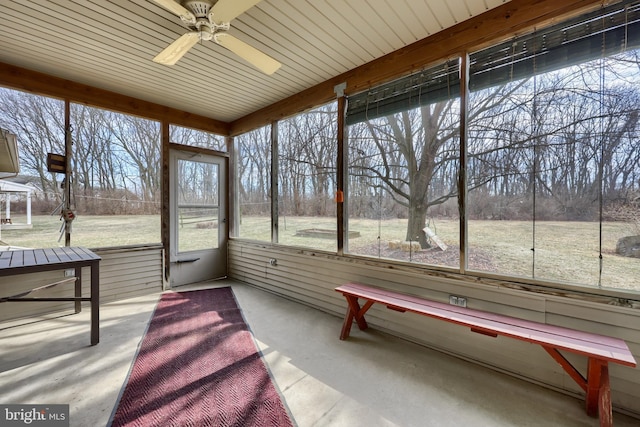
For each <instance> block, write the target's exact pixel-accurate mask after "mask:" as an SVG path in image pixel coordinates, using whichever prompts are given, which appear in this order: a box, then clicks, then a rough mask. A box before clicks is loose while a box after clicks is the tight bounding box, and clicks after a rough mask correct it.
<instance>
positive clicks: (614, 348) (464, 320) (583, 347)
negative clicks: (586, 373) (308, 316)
mask: <svg viewBox="0 0 640 427" xmlns="http://www.w3.org/2000/svg"><path fill="white" fill-rule="evenodd" d="M336 291H338V292H341V293H342V294H344V295H351V296H355V297H358V298H363V299H366V300H370V301H375V302H378V303H381V304H385V305H387V307H389V308H392V309H400V310H401V311H410V312H414V313H418V314H422V315H426V316H429V317H434V318H438V319H442V320H446V321H449V322H452V323H456V324H459V325H463V326H468V327H470V328H472V329H473V330H474V331H476V332H481V333H482V332H487V333H495V334H497V335H504V336H508V337H512V338H516V339H520V340H523V341H528V342H532V343H536V344H540V345H542V346H545V347H551V348H556V349H560V350H567V351H570V352H573V353H578V354H582V355H585V356H589V357H595V358H597V359H602V360H607V361H610V362H615V363H619V364H622V365H626V366H631V367H635V366H636V361H635V359H634V357H633V354H631V352H630V351H629V347H628V346H627V343H626V342H625V341H624V340H622V339H619V338H613V337H608V336H604V335H598V334H593V333H589V332H583V331H578V330H575V329H569V328H564V327H561V326H554V325H548V324H544V323H538V322H532V321H528V320H524V319H518V318H515V317H510V316H504V315H501V314H495V313H489V312H485V311H480V310H474V309H470V308H464V307H458V306H454V305H450V304H446V303H441V302H436V301H430V300H425V299H423V298H420V297H417V296H411V295H406V294H400V293H397V292H393V291H389V290H384V289H380V288H374V287H371V286H367V285H363V284H360V283H347V284H344V285H342V286H339V287H337V288H336Z"/></svg>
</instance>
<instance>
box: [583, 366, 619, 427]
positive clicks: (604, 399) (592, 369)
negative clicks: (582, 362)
mask: <svg viewBox="0 0 640 427" xmlns="http://www.w3.org/2000/svg"><path fill="white" fill-rule="evenodd" d="M586 406H587V414H588V415H589V416H592V417H596V416H598V413H599V414H600V426H601V427H611V426H613V414H612V409H611V386H610V384H609V367H608V365H607V362H606V361H604V360H599V359H594V358H589V366H588V368H587V398H586Z"/></svg>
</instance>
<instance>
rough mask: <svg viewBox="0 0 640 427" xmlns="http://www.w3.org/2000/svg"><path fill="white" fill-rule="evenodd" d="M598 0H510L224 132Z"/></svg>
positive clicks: (250, 116)
mask: <svg viewBox="0 0 640 427" xmlns="http://www.w3.org/2000/svg"><path fill="white" fill-rule="evenodd" d="M606 3H613V2H612V1H607V2H606ZM602 4H603V0H512V1H510V2H508V3H505V4H503V5H501V6H498V7H496V8H494V9H491V10H489V11H487V12H485V13H483V14H481V15H478V16H476V17H473V18H471V19H469V20H466V21H463V22H461V23H459V24H457V25H455V26H453V27H451V28H448V29H445V30H443V31H441V32H438V33H435V34H434V35H432V36H430V37H427V38H425V39H422V40H419V41H417V42H415V43H412V44H410V45H408V46H406V47H404V48H401V49H399V50H396V51H394V52H391V53H389V54H387V55H385V56H383V57H381V58H378V59H376V60H373V61H371V62H369V63H367V64H364V65H362V66H360V67H357V68H354V69H353V70H350V71H347V72H346V73H343V74H341V75H339V76H336V77H334V78H332V79H329V80H327V81H325V82H323V83H320V84H317V85H316V86H313V87H311V88H309V89H306V90H304V91H302V92H300V93H298V94H296V95H293V96H290V97H288V98H286V99H283V100H281V101H278V102H276V103H274V104H271V105H269V106H267V107H265V108H263V109H261V110H258V111H256V112H254V113H251V114H248V115H247V116H245V117H242V118H240V119H238V120H235V121H233V122H231V127H230V134H231V135H232V136H235V135H239V134H242V133H244V132H248V131H250V130H253V129H256V128H259V127H261V126H264V125H267V124H269V123H271V122H272V121H274V120H280V119H283V118H286V117H290V116H292V115H294V114H297V113H299V112H301V111H305V110H308V109H310V108H314V107H317V106H319V105H322V104H326V103H328V102H330V101H333V100H335V99H336V95H335V93H334V87H335V86H336V85H338V84H340V83H343V82H346V84H347V87H346V89H345V93H346V94H347V95H351V94H355V93H358V92H362V91H364V90H367V89H368V88H370V87H373V86H377V85H379V84H382V83H385V82H387V81H390V80H393V79H397V78H399V77H402V76H405V75H407V74H410V73H412V72H414V71H418V70H420V69H422V68H425V67H427V66H429V65H431V64H434V63H436V62H439V61H442V60H445V59H447V58H451V57H455V56H458V55H461V54H463V53H464V52H467V51H473V50H478V49H480V48H483V47H486V46H487V45H488V44H489V43H495V42H498V41H501V40H504V39H505V38H508V37H513V36H514V35H517V34H518V33H521V32H524V31H528V30H530V29H531V28H533V27H535V26H543V25H548V24H551V23H553V22H557V21H559V20H560V19H564V18H566V17H568V16H570V15H576V14H578V13H583V12H585V11H587V10H589V9H594V8H596V7H601V6H602Z"/></svg>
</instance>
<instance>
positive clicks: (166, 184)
mask: <svg viewBox="0 0 640 427" xmlns="http://www.w3.org/2000/svg"><path fill="white" fill-rule="evenodd" d="M160 135H161V136H160V145H161V154H160V162H161V163H162V172H161V173H162V178H161V181H160V194H161V195H162V196H161V207H160V235H161V236H160V238H161V239H162V247H163V248H164V283H165V284H167V283H171V282H170V278H171V268H170V266H171V252H170V248H171V232H170V227H169V220H170V216H171V214H170V209H171V208H170V205H169V203H170V202H171V197H170V194H169V188H170V187H171V186H170V182H171V177H170V176H169V170H170V168H169V122H167V121H163V122H162V123H161V124H160Z"/></svg>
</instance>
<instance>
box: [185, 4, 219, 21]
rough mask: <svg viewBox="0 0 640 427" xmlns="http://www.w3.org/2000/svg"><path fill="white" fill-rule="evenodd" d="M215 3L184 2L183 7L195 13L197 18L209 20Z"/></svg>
mask: <svg viewBox="0 0 640 427" xmlns="http://www.w3.org/2000/svg"><path fill="white" fill-rule="evenodd" d="M214 3H215V2H214V1H210V0H184V2H183V4H182V5H183V6H184V7H186V8H187V9H189V10H190V11H191V13H193V14H194V15H195V16H196V18H198V19H200V18H204V19H207V18H208V15H209V11H210V10H211V8H212V7H213V4H214Z"/></svg>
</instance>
